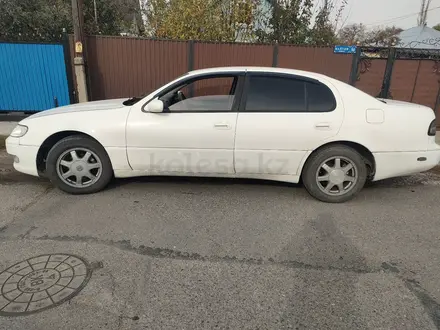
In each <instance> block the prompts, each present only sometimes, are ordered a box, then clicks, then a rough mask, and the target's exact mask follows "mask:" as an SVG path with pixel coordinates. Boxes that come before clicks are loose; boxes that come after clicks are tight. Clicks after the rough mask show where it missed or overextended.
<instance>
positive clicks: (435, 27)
mask: <svg viewBox="0 0 440 330" xmlns="http://www.w3.org/2000/svg"><path fill="white" fill-rule="evenodd" d="M432 28H433V29H434V30H437V31H440V24H437V25H434V26H433V27H432Z"/></svg>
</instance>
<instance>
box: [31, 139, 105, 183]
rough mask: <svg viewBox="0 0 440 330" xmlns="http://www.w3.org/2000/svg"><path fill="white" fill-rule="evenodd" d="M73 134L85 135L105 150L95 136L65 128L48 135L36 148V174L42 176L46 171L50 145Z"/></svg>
mask: <svg viewBox="0 0 440 330" xmlns="http://www.w3.org/2000/svg"><path fill="white" fill-rule="evenodd" d="M74 135H79V136H83V137H87V138H89V139H91V140H93V141H95V142H97V143H99V144H100V145H101V146H102V147H103V149H104V150H105V148H104V146H103V145H102V143H101V142H99V141H98V140H97V139H96V138H95V137H93V136H91V135H90V134H87V133H84V132H81V131H76V130H66V131H60V132H56V133H53V134H52V135H50V136H49V137H47V138H46V139H45V140H44V142H43V143H42V144H41V145H40V148H39V149H38V153H37V158H36V162H37V170H38V174H39V175H40V176H42V177H44V176H45V172H46V158H47V155H48V154H49V151H50V150H51V149H52V147H53V146H54V145H55V144H56V143H58V142H59V141H61V140H62V139H64V138H66V137H69V136H74Z"/></svg>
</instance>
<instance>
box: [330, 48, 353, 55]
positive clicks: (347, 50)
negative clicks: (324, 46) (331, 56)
mask: <svg viewBox="0 0 440 330" xmlns="http://www.w3.org/2000/svg"><path fill="white" fill-rule="evenodd" d="M333 52H334V53H335V54H354V53H356V46H335V49H334V50H333Z"/></svg>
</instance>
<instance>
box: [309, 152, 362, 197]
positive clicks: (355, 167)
mask: <svg viewBox="0 0 440 330" xmlns="http://www.w3.org/2000/svg"><path fill="white" fill-rule="evenodd" d="M367 174H368V172H367V167H366V165H365V162H364V160H363V158H362V156H361V155H360V154H359V153H358V152H357V151H356V150H354V149H352V148H350V147H347V146H343V145H334V146H329V147H326V148H324V149H322V150H319V151H318V152H316V153H314V154H312V155H311V156H310V159H309V160H308V161H307V163H306V165H305V168H304V171H303V183H304V186H305V187H306V189H307V191H308V192H309V193H310V195H312V196H313V197H315V198H317V199H319V200H320V201H323V202H327V203H343V202H346V201H348V200H350V199H352V198H353V197H354V196H355V195H356V194H357V193H358V192H359V191H360V190H361V189H362V188H363V187H364V185H365V182H366V180H367Z"/></svg>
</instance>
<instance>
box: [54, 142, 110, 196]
mask: <svg viewBox="0 0 440 330" xmlns="http://www.w3.org/2000/svg"><path fill="white" fill-rule="evenodd" d="M72 148H85V149H88V150H90V151H91V152H93V153H94V154H96V155H97V156H98V157H99V160H100V161H101V164H102V167H101V174H100V177H99V179H98V180H97V181H96V182H95V183H93V184H92V185H90V186H86V187H81V188H78V187H73V186H70V185H68V184H66V183H65V182H64V181H63V180H62V179H61V178H60V177H59V174H58V171H57V161H58V159H59V157H60V156H61V155H62V154H63V153H65V152H66V151H68V150H69V149H72ZM46 175H47V177H48V178H49V180H50V181H51V182H52V184H53V185H54V186H56V187H57V188H59V189H60V190H62V191H64V192H67V193H69V194H74V195H80V194H92V193H96V192H98V191H101V190H103V189H104V188H105V187H106V186H107V185H108V184H109V182H110V181H111V179H112V178H113V167H112V164H111V162H110V158H109V157H108V155H107V152H106V151H105V149H104V148H103V147H102V146H101V145H100V144H99V143H98V142H96V141H95V140H92V139H90V138H88V137H85V136H82V135H72V136H68V137H66V138H64V139H62V140H60V141H58V142H57V143H56V144H55V145H54V146H53V147H52V149H50V151H49V154H48V155H47V159H46Z"/></svg>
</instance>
